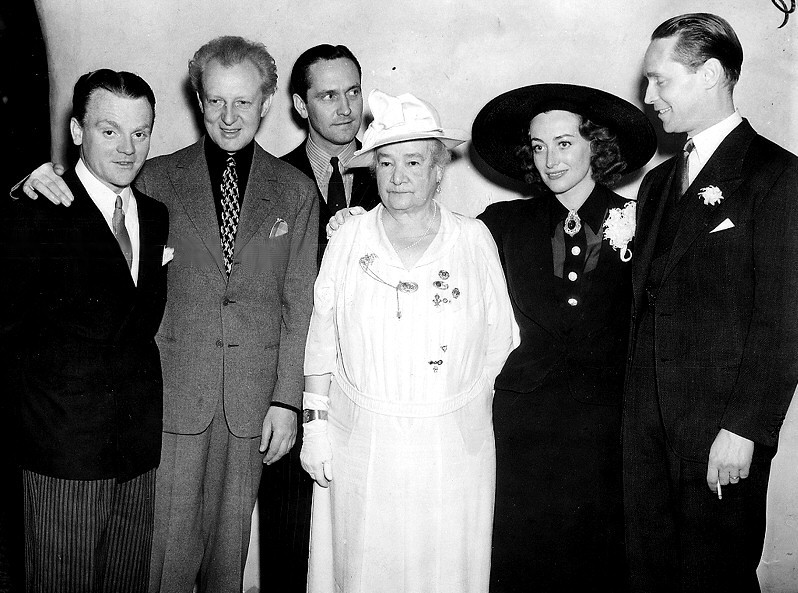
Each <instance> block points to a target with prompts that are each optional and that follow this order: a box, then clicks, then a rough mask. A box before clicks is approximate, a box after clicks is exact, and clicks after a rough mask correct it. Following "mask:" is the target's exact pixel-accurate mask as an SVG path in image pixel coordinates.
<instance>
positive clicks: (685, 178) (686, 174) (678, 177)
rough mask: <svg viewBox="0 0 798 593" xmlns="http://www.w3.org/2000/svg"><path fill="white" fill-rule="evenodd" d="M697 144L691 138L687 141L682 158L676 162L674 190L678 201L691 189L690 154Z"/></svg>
mask: <svg viewBox="0 0 798 593" xmlns="http://www.w3.org/2000/svg"><path fill="white" fill-rule="evenodd" d="M694 147H695V144H693V139H692V138H690V139H688V140H687V143H686V144H685V145H684V148H683V149H682V155H681V158H679V160H678V161H676V172H675V173H674V178H673V188H674V190H675V191H674V197H675V198H676V201H677V202H678V201H679V200H681V199H682V196H683V195H684V194H685V193H687V188H688V187H690V167H689V160H690V153H691V152H692V151H693V148H694Z"/></svg>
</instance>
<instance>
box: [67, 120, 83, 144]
mask: <svg viewBox="0 0 798 593" xmlns="http://www.w3.org/2000/svg"><path fill="white" fill-rule="evenodd" d="M69 133H70V134H71V135H72V144H74V145H75V146H80V145H81V144H83V126H81V125H80V122H79V121H78V120H77V119H75V118H74V117H73V118H72V119H70V120H69Z"/></svg>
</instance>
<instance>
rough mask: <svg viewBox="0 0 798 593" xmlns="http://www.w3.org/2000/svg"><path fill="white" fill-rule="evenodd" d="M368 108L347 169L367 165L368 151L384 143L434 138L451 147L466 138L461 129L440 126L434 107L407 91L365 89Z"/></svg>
mask: <svg viewBox="0 0 798 593" xmlns="http://www.w3.org/2000/svg"><path fill="white" fill-rule="evenodd" d="M369 109H370V110H371V115H372V116H374V121H372V122H371V124H370V125H369V127H368V129H367V130H366V133H365V134H364V135H363V147H362V148H361V149H360V150H358V151H356V152H355V154H354V155H353V156H352V158H351V159H349V162H347V163H346V167H347V169H351V168H353V167H368V166H369V165H371V163H372V162H373V161H372V159H373V156H372V154H371V153H372V151H373V150H374V149H375V148H379V147H380V146H385V145H386V144H393V143H395V142H404V141H406V140H427V139H430V138H435V139H437V140H440V141H441V142H443V144H444V145H445V146H446V148H454V147H455V146H458V145H459V144H462V143H463V142H465V141H466V140H468V132H466V131H465V130H458V129H455V128H443V126H441V118H440V117H439V116H438V112H437V111H435V108H434V107H433V106H432V105H430V104H429V103H427V102H426V101H423V100H422V99H419V98H418V97H416V96H414V95H411V94H410V93H404V94H402V95H399V96H398V97H392V96H391V95H389V94H387V93H383V92H382V91H379V90H377V89H374V90H373V91H371V93H369Z"/></svg>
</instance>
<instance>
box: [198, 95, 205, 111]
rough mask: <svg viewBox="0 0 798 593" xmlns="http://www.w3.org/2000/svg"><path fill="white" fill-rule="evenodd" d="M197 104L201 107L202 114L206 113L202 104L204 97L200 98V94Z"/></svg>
mask: <svg viewBox="0 0 798 593" xmlns="http://www.w3.org/2000/svg"><path fill="white" fill-rule="evenodd" d="M197 104H198V105H199V108H200V113H205V106H204V105H203V104H202V97H200V94H199V93H197Z"/></svg>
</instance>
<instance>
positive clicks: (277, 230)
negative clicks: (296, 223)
mask: <svg viewBox="0 0 798 593" xmlns="http://www.w3.org/2000/svg"><path fill="white" fill-rule="evenodd" d="M287 232H288V223H287V222H285V221H284V220H283V219H282V218H278V219H277V222H275V223H274V225H273V226H272V230H271V231H270V232H269V239H274V238H275V237H282V236H283V235H285V234H286V233H287Z"/></svg>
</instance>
